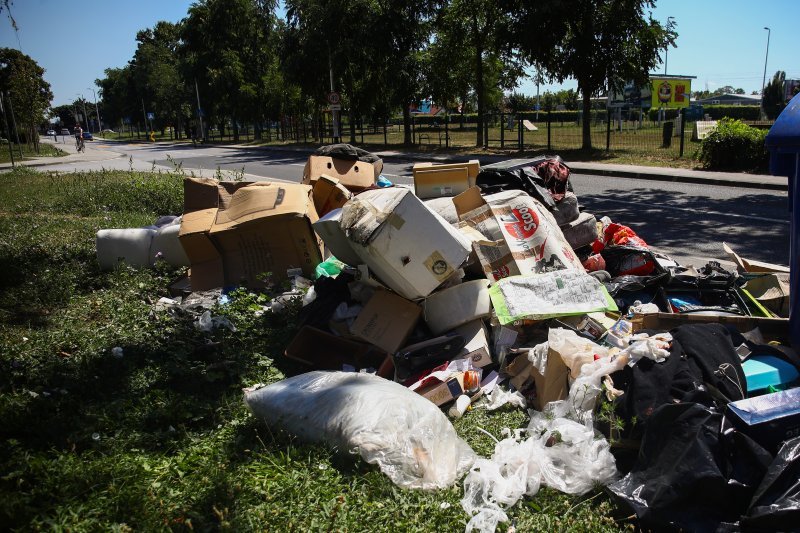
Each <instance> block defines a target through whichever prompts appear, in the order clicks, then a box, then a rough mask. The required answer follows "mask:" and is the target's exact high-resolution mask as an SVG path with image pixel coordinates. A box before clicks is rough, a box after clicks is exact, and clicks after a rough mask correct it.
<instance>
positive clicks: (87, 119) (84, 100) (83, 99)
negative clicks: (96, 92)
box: [75, 93, 89, 131]
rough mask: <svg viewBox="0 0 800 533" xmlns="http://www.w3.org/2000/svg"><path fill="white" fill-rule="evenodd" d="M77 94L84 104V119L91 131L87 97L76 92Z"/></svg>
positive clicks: (87, 129) (87, 128)
mask: <svg viewBox="0 0 800 533" xmlns="http://www.w3.org/2000/svg"><path fill="white" fill-rule="evenodd" d="M75 96H77V97H78V98H80V99H81V103H82V104H83V120H85V121H86V131H89V115H87V114H86V98H84V97H83V95H82V94H79V93H75Z"/></svg>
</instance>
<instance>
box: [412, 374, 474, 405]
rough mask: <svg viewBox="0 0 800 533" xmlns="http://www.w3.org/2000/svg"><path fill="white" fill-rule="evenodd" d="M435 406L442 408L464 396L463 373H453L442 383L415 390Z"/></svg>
mask: <svg viewBox="0 0 800 533" xmlns="http://www.w3.org/2000/svg"><path fill="white" fill-rule="evenodd" d="M416 392H417V393H418V394H421V395H422V396H424V397H425V398H427V399H429V400H430V401H432V402H433V403H434V404H436V405H437V406H442V405H444V404H446V403H447V402H450V401H453V400H455V399H456V398H458V397H459V396H461V395H462V394H464V372H457V373H455V374H454V375H453V376H452V377H451V378H450V379H448V380H447V381H445V382H444V383H434V384H431V385H426V386H424V387H420V388H419V389H417V390H416Z"/></svg>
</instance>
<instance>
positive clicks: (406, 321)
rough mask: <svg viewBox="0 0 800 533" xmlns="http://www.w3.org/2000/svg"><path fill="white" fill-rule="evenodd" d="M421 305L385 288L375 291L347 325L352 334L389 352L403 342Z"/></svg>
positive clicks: (400, 345) (418, 315) (417, 315)
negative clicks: (354, 318)
mask: <svg viewBox="0 0 800 533" xmlns="http://www.w3.org/2000/svg"><path fill="white" fill-rule="evenodd" d="M421 314H422V308H421V307H420V306H418V305H417V304H415V303H414V302H409V301H408V300H406V299H404V298H401V297H400V296H398V295H396V294H393V293H391V292H389V291H383V290H377V291H375V294H373V295H372V298H370V299H369V301H368V302H367V303H366V305H365V306H364V308H363V309H362V310H361V312H360V313H359V314H358V317H356V320H355V322H353V325H352V326H351V328H350V331H351V333H352V334H353V335H355V336H357V337H359V338H360V339H362V340H365V341H367V342H369V343H370V344H374V345H375V346H377V347H379V348H381V349H382V350H385V351H386V352H388V353H390V354H393V353H395V352H397V350H399V349H400V348H402V347H403V346H404V345H405V342H406V340H407V339H408V336H409V335H410V334H411V332H412V331H413V330H414V326H416V325H417V321H418V320H419V317H420V315H421Z"/></svg>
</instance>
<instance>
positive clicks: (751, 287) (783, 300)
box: [743, 272, 789, 318]
mask: <svg viewBox="0 0 800 533" xmlns="http://www.w3.org/2000/svg"><path fill="white" fill-rule="evenodd" d="M743 288H744V289H746V290H747V291H748V292H749V293H750V294H751V295H752V296H753V297H754V298H755V299H757V300H758V301H759V302H760V303H761V305H763V306H764V307H766V308H767V309H769V310H770V311H772V312H773V313H775V314H776V315H778V316H780V317H786V318H788V317H789V274H786V273H783V272H772V273H769V274H765V275H763V276H759V277H757V278H752V279H751V280H750V281H748V282H747V283H746V284H745V285H744V287H743Z"/></svg>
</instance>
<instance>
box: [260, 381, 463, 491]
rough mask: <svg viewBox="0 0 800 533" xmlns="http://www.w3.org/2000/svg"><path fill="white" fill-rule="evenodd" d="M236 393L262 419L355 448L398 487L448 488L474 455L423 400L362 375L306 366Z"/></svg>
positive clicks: (312, 437) (309, 438) (303, 435)
mask: <svg viewBox="0 0 800 533" xmlns="http://www.w3.org/2000/svg"><path fill="white" fill-rule="evenodd" d="M244 400H245V403H246V404H247V406H248V407H249V408H250V410H251V411H252V413H253V414H254V415H255V416H256V417H258V418H260V419H262V420H264V421H265V422H266V423H267V425H269V426H278V427H282V428H284V429H286V430H287V431H289V432H290V433H293V434H295V435H297V436H298V437H300V438H301V439H303V440H306V441H309V442H325V443H327V444H329V445H331V446H332V447H334V449H337V450H340V451H348V452H350V453H358V454H359V455H361V457H362V458H363V459H364V460H365V461H366V462H368V463H371V464H377V465H378V467H379V468H380V469H381V472H383V473H384V474H386V475H387V476H389V478H390V479H391V480H392V481H393V482H394V483H395V484H397V485H399V486H400V487H403V488H421V489H438V488H444V487H448V486H450V485H452V484H453V483H455V481H456V480H457V479H459V478H460V477H461V475H462V474H463V473H464V472H465V471H466V470H467V469H468V468H469V467H470V465H472V463H473V461H474V460H475V453H474V452H473V451H472V449H471V448H470V447H469V445H468V444H467V443H466V442H464V441H463V440H462V439H461V438H460V437H458V435H457V434H456V432H455V429H453V426H452V424H450V421H449V420H448V419H447V417H446V416H445V415H444V413H442V412H441V411H440V410H439V408H438V407H436V405H434V404H433V403H432V402H431V401H430V400H428V399H426V398H424V397H423V396H420V395H419V394H416V393H414V392H412V391H410V390H408V389H407V388H405V387H403V386H402V385H400V384H398V383H395V382H393V381H388V380H385V379H382V378H379V377H376V376H373V375H370V374H354V373H346V372H323V371H316V372H309V373H307V374H301V375H299V376H295V377H292V378H289V379H285V380H283V381H279V382H277V383H273V384H272V385H269V386H266V387H259V386H256V387H252V388H249V389H245V393H244Z"/></svg>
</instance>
